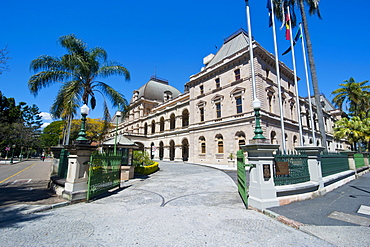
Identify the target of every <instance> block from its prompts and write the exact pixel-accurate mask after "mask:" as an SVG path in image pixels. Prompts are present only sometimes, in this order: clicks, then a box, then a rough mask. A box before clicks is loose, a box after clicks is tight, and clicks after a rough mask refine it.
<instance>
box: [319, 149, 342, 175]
mask: <svg viewBox="0 0 370 247" xmlns="http://www.w3.org/2000/svg"><path fill="white" fill-rule="evenodd" d="M347 170H349V163H348V155H347V154H342V153H328V152H323V153H322V154H321V172H322V176H323V177H327V176H330V175H333V174H336V173H340V172H343V171H347Z"/></svg>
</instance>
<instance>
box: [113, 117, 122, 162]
mask: <svg viewBox="0 0 370 247" xmlns="http://www.w3.org/2000/svg"><path fill="white" fill-rule="evenodd" d="M121 116H122V113H121V112H120V111H117V112H116V135H115V137H114V155H116V154H117V134H118V118H120V117H121Z"/></svg>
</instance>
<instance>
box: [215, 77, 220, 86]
mask: <svg viewBox="0 0 370 247" xmlns="http://www.w3.org/2000/svg"><path fill="white" fill-rule="evenodd" d="M215 82H216V88H219V87H220V78H216V79H215Z"/></svg>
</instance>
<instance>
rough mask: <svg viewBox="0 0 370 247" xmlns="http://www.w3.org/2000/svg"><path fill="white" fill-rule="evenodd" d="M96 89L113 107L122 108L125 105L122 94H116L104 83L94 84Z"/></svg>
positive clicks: (125, 101)
mask: <svg viewBox="0 0 370 247" xmlns="http://www.w3.org/2000/svg"><path fill="white" fill-rule="evenodd" d="M95 85H96V88H98V89H99V90H100V91H101V93H102V94H103V95H105V96H107V97H108V99H109V101H110V102H111V103H112V105H113V106H114V107H116V106H118V105H121V106H122V107H124V106H125V105H127V100H126V99H125V97H124V96H123V94H121V93H119V92H117V91H116V90H114V89H113V88H112V87H110V86H109V85H108V84H106V83H104V82H96V84H95Z"/></svg>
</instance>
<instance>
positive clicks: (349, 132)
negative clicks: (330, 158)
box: [334, 117, 367, 151]
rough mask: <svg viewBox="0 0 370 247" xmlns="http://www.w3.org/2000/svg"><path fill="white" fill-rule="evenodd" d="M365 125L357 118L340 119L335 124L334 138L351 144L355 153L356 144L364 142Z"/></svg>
mask: <svg viewBox="0 0 370 247" xmlns="http://www.w3.org/2000/svg"><path fill="white" fill-rule="evenodd" d="M365 132H366V128H365V124H364V122H363V121H362V120H361V119H360V118H359V117H353V118H352V119H348V118H342V119H341V120H339V121H337V122H336V123H335V127H334V137H335V138H337V139H346V140H347V141H348V142H349V143H351V146H352V150H355V151H357V143H358V142H359V141H365V140H366V139H367V138H365V135H366V134H365Z"/></svg>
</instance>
